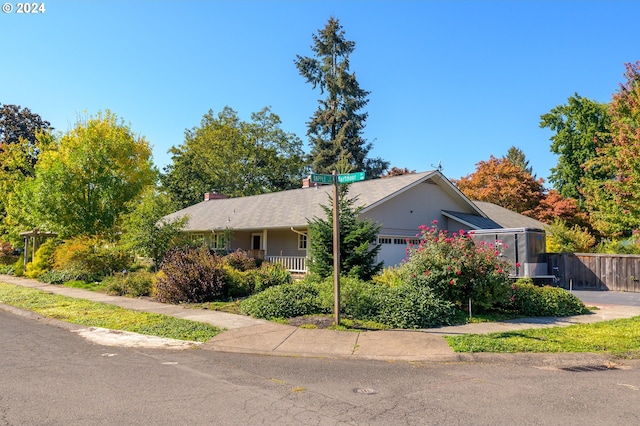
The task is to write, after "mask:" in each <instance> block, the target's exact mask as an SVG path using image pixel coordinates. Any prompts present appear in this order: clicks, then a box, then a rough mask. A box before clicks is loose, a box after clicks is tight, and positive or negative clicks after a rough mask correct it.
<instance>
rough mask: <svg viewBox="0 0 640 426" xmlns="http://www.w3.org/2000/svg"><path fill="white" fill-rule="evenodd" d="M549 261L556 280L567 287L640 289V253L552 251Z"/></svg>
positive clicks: (619, 289) (578, 288) (551, 272)
mask: <svg viewBox="0 0 640 426" xmlns="http://www.w3.org/2000/svg"><path fill="white" fill-rule="evenodd" d="M547 265H548V267H549V274H550V275H554V276H555V277H556V279H555V280H554V281H555V284H556V285H559V286H561V287H563V288H566V289H568V288H569V287H571V288H573V289H574V290H613V291H629V292H637V293H640V256H634V255H624V254H590V253H548V254H547Z"/></svg>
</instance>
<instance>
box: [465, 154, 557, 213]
mask: <svg viewBox="0 0 640 426" xmlns="http://www.w3.org/2000/svg"><path fill="white" fill-rule="evenodd" d="M453 183H454V184H455V185H456V186H457V187H458V189H459V190H460V191H462V193H463V194H464V195H466V196H467V197H468V198H470V199H471V200H476V201H487V202H490V203H494V204H497V205H499V206H502V207H504V208H507V209H509V210H512V211H515V212H518V213H522V214H526V215H529V216H531V215H533V210H534V209H535V208H536V207H538V206H539V204H540V202H541V200H542V199H543V198H544V196H545V194H544V187H543V183H544V179H542V178H539V179H536V178H535V177H533V176H532V175H531V174H530V173H529V172H527V171H526V170H525V169H523V168H522V167H520V166H519V165H516V164H514V163H513V161H511V160H509V159H507V158H495V157H494V156H491V157H490V158H489V160H488V161H480V162H479V163H477V164H476V171H475V172H474V173H472V174H470V175H467V176H464V177H462V178H460V179H459V180H454V181H453Z"/></svg>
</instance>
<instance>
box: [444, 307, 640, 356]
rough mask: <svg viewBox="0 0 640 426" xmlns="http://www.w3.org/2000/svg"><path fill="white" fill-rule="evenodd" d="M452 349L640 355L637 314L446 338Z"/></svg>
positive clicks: (639, 320)
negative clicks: (548, 326) (624, 317)
mask: <svg viewBox="0 0 640 426" xmlns="http://www.w3.org/2000/svg"><path fill="white" fill-rule="evenodd" d="M446 339H447V341H448V342H449V345H450V346H451V347H452V348H453V349H454V350H455V351H456V352H502V353H510V352H594V353H605V352H606V353H610V354H613V355H616V356H620V357H624V358H640V316H637V317H633V318H627V319H619V320H613V321H604V322H597V323H593V324H582V325H572V326H569V327H551V328H538V329H530V330H520V331H509V332H503V333H491V334H467V335H464V336H448V337H446Z"/></svg>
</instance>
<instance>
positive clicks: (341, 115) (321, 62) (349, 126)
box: [294, 17, 389, 177]
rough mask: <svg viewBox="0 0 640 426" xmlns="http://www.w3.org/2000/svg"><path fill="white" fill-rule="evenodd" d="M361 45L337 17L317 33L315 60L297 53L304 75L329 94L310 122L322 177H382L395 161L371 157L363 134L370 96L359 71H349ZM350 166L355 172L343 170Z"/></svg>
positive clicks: (313, 156) (313, 158) (315, 159)
mask: <svg viewBox="0 0 640 426" xmlns="http://www.w3.org/2000/svg"><path fill="white" fill-rule="evenodd" d="M355 45H356V44H355V42H353V41H349V40H346V39H345V35H344V30H343V29H342V26H341V25H340V22H339V21H338V19H336V18H334V17H331V18H329V21H328V22H327V25H326V26H325V27H324V28H323V29H320V30H318V34H314V35H313V45H312V46H311V50H312V51H313V52H314V54H315V56H314V57H305V56H300V55H296V57H297V59H296V60H295V61H294V62H295V64H296V67H297V68H298V71H299V72H300V75H302V76H303V77H304V78H305V79H306V81H307V83H311V84H312V86H313V88H314V89H315V88H316V87H318V88H319V89H320V93H321V94H324V93H325V92H326V98H324V99H320V100H319V101H318V103H319V106H318V109H317V110H316V112H315V113H314V114H313V116H312V117H311V120H310V121H309V123H308V131H307V135H308V136H309V139H310V142H311V154H310V160H311V163H312V167H313V171H315V172H316V173H331V172H332V171H333V170H338V171H339V172H349V171H364V172H365V173H366V175H367V177H378V176H380V175H381V174H382V172H384V171H385V170H386V169H387V168H388V167H389V163H388V162H386V161H383V160H382V159H380V158H373V159H370V158H367V154H368V153H369V151H370V150H371V148H372V144H371V143H367V141H366V140H365V139H364V138H363V137H362V131H363V129H364V127H365V121H366V119H367V115H368V114H367V113H366V112H360V111H361V110H362V108H364V107H365V105H366V104H367V103H368V102H369V100H368V99H367V96H368V95H369V92H368V91H366V90H363V89H361V88H360V85H359V84H358V81H357V80H356V75H355V73H351V72H350V71H349V55H350V54H351V53H352V52H353V51H354V49H355ZM345 165H348V168H350V169H351V170H339V168H342V169H344V166H345Z"/></svg>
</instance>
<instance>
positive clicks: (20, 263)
mask: <svg viewBox="0 0 640 426" xmlns="http://www.w3.org/2000/svg"><path fill="white" fill-rule="evenodd" d="M13 274H14V275H15V276H16V277H24V259H22V258H19V259H18V260H16V261H15V263H14V264H13Z"/></svg>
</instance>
